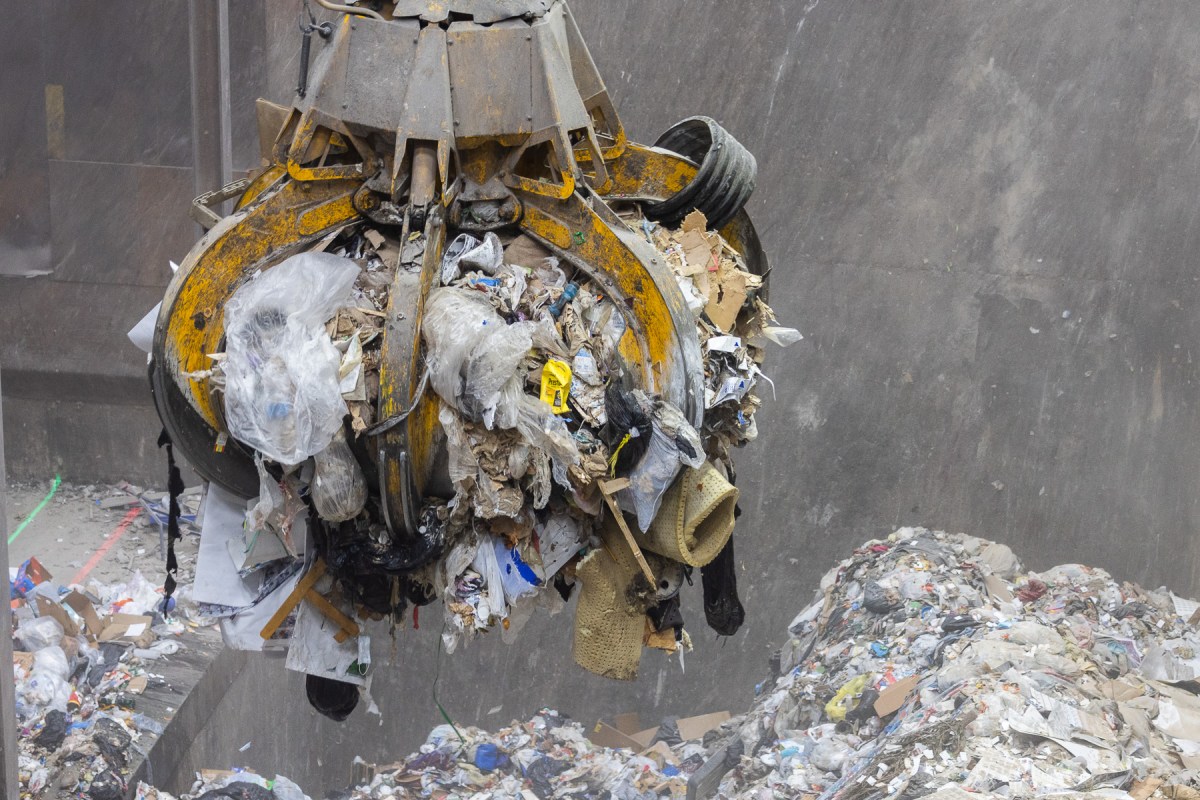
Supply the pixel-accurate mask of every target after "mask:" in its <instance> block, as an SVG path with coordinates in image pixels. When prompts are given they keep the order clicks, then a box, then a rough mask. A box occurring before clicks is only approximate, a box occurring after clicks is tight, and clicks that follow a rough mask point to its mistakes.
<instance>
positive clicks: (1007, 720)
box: [337, 528, 1200, 800]
mask: <svg viewBox="0 0 1200 800" xmlns="http://www.w3.org/2000/svg"><path fill="white" fill-rule="evenodd" d="M1198 623H1200V604H1197V603H1196V602H1194V601H1191V600H1186V599H1184V598H1182V597H1179V596H1177V595H1175V594H1173V593H1171V592H1169V591H1167V590H1165V589H1160V590H1156V591H1152V590H1147V589H1143V588H1141V587H1139V586H1136V585H1134V584H1130V583H1119V582H1117V581H1115V580H1114V579H1113V578H1112V577H1111V576H1110V575H1109V574H1108V573H1106V572H1105V571H1104V570H1101V569H1097V568H1093V567H1086V566H1081V565H1077V564H1066V565H1062V566H1058V567H1054V568H1052V569H1049V570H1046V571H1045V572H1041V573H1034V572H1029V571H1026V570H1025V569H1024V568H1023V567H1022V566H1021V564H1020V562H1019V561H1018V559H1017V557H1016V556H1015V555H1014V554H1013V552H1012V551H1011V550H1010V549H1009V548H1008V547H1007V546H1005V545H1003V544H997V543H994V542H989V541H986V540H984V539H979V538H975V537H972V536H966V535H963V534H945V533H940V532H931V531H928V530H925V529H922V528H903V529H901V530H898V531H897V532H896V533H894V534H893V535H891V536H889V537H888V538H887V539H883V540H873V541H870V542H867V543H866V544H864V545H863V546H862V547H860V548H858V549H857V550H855V551H854V554H853V555H852V556H851V557H850V558H847V559H846V560H844V561H842V562H841V563H840V564H838V565H837V566H835V567H834V568H833V569H832V570H830V571H829V572H828V573H826V574H825V576H824V577H823V578H822V580H821V582H820V588H819V590H818V591H817V593H816V597H815V599H814V600H813V602H812V603H810V604H809V605H808V606H807V607H806V608H804V609H803V610H802V611H800V613H799V614H797V616H796V617H795V619H794V620H793V621H792V623H791V625H790V626H789V627H788V638H787V641H786V644H785V645H784V646H783V647H782V648H781V649H780V651H779V652H778V654H777V657H776V658H774V659H772V662H773V663H772V667H773V668H774V670H775V675H776V677H775V678H774V679H772V680H769V681H766V682H764V683H762V684H760V685H759V686H758V688H757V690H756V694H757V700H756V701H755V703H754V706H753V708H752V709H751V710H750V711H749V712H747V713H745V714H743V715H740V716H738V717H735V718H733V719H730V720H728V721H724V722H721V723H720V724H718V725H717V726H716V727H715V728H713V727H712V726H711V724H710V725H706V726H705V728H707V730H706V731H705V732H704V733H702V734H700V736H701V738H700V739H698V740H697V739H693V740H690V741H689V740H683V739H682V738H676V735H678V734H679V733H681V732H682V731H683V728H684V725H683V724H682V723H683V721H679V723H678V724H676V725H674V726H672V725H670V724H664V725H663V726H661V727H660V728H659V729H658V730H657V731H654V732H653V733H652V734H651V735H647V732H646V731H642V730H640V728H639V725H640V723H637V722H630V721H629V720H624V721H622V720H620V719H614V720H610V721H608V722H606V723H603V724H602V725H598V726H597V727H596V728H595V729H593V731H592V732H591V735H593V736H608V735H609V731H607V730H605V729H613V730H616V732H617V733H618V734H619V735H620V736H622V737H627V738H629V739H630V740H631V741H632V744H631V746H630V748H628V749H610V748H605V747H601V746H599V745H595V744H593V743H592V742H589V741H588V740H587V734H585V732H584V731H583V729H582V728H580V727H579V726H578V725H577V724H575V723H572V722H569V721H567V720H564V719H562V718H561V717H559V716H558V715H557V714H556V713H555V712H552V711H543V712H540V713H539V714H538V715H536V716H535V717H534V718H533V719H532V720H530V721H529V722H527V723H523V724H514V725H512V726H511V727H509V728H506V729H503V730H501V731H499V732H497V733H496V734H491V735H489V734H486V733H483V732H481V731H478V730H476V729H474V728H466V729H460V730H459V732H458V734H456V732H455V730H454V728H451V727H450V726H439V727H438V728H436V729H435V730H434V731H433V733H431V734H430V737H429V739H428V741H427V743H426V745H425V746H424V747H422V748H421V751H420V752H419V753H416V754H414V755H412V756H410V757H409V758H408V759H405V760H404V761H403V762H401V763H400V764H397V765H394V766H392V767H386V768H372V769H364V768H363V767H361V765H360V766H359V768H358V772H357V776H358V778H359V780H357V781H356V783H358V784H359V785H357V786H356V787H355V788H352V789H350V790H347V791H346V792H344V793H341V794H338V795H337V796H339V797H346V798H349V797H353V798H368V797H370V798H387V797H395V798H405V797H413V798H415V797H445V798H450V797H460V798H468V797H472V798H480V800H483V798H533V797H536V798H550V797H620V798H639V799H640V798H652V797H682V796H684V795H685V793H686V792H687V786H688V784H689V783H690V784H691V790H692V792H693V793H694V794H693V795H692V796H695V797H712V796H717V797H722V798H753V799H754V800H760V799H761V800H767V799H768V798H776V797H794V798H820V800H866V799H867V798H882V797H900V798H903V797H913V798H915V797H929V798H934V800H967V798H975V799H976V800H986V798H1009V799H1011V798H1022V797H1047V796H1059V797H1075V798H1083V797H1092V798H1105V799H1106V800H1147V799H1148V798H1170V799H1173V800H1180V798H1189V800H1190V798H1195V797H1198V796H1200V794H1197V791H1196V790H1197V789H1200V630H1198V629H1197V624H1198ZM610 723H611V724H610ZM622 727H623V728H624V730H623V731H622V730H621V729H620V728H622ZM635 731H636V732H635ZM459 734H461V738H460V736H459ZM656 740H657V741H656ZM618 741H620V740H618Z"/></svg>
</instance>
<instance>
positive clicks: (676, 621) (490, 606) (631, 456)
mask: <svg viewBox="0 0 1200 800" xmlns="http://www.w3.org/2000/svg"><path fill="white" fill-rule="evenodd" d="M627 222H629V224H630V229H631V235H635V236H641V237H642V238H643V239H644V240H645V243H647V244H649V245H652V246H654V247H656V248H658V252H659V255H660V256H661V257H662V258H663V259H664V260H665V261H666V263H668V264H669V265H670V267H671V268H672V271H673V274H674V276H675V278H676V280H677V282H678V284H679V286H680V287H681V288H682V289H683V290H684V293H685V295H686V297H687V298H688V304H689V305H688V307H689V309H690V310H691V312H692V318H694V324H695V325H696V328H697V332H698V341H699V343H700V346H701V351H702V352H701V354H700V355H701V358H702V359H703V365H704V376H703V377H704V398H703V405H704V406H705V408H706V411H705V413H704V415H703V417H704V424H703V426H702V429H701V430H696V429H695V428H694V427H693V426H692V424H691V423H690V422H689V421H688V419H687V418H685V416H684V414H683V413H682V412H681V411H680V409H678V408H675V407H674V406H672V405H671V404H670V403H668V402H666V401H665V400H664V399H663V398H662V397H659V396H655V395H652V394H648V393H646V392H643V391H642V390H640V389H638V388H637V387H636V384H635V382H634V381H633V379H632V377H631V375H630V373H629V370H628V366H627V362H626V360H625V357H624V355H623V350H624V349H628V347H630V346H632V345H630V340H629V338H627V337H632V338H633V339H635V340H636V338H637V337H638V336H641V335H642V334H641V333H639V332H637V331H630V330H628V326H627V323H626V315H625V313H624V310H623V309H620V308H617V306H616V304H615V303H614V302H613V300H611V299H610V298H609V292H608V291H606V289H605V286H604V285H603V283H602V282H601V281H600V280H599V279H596V278H594V277H592V276H591V275H589V274H588V273H586V272H585V271H584V270H582V269H579V268H577V267H575V266H573V265H571V264H568V263H567V262H566V261H563V260H560V259H559V258H557V257H555V256H553V255H552V254H551V253H550V251H548V250H546V249H544V248H543V247H542V246H541V245H540V244H538V243H537V242H536V241H534V240H533V239H532V238H530V237H528V236H524V235H522V236H517V237H513V236H511V235H505V236H504V237H501V236H498V235H497V234H496V233H493V232H488V233H486V234H481V235H480V236H478V237H477V236H475V235H472V234H469V233H462V234H459V235H458V236H455V237H453V238H452V241H451V242H450V243H449V245H448V246H447V248H446V254H445V257H444V259H443V261H442V264H441V275H440V282H441V285H440V286H436V287H435V288H433V289H432V290H431V291H430V293H429V295H428V301H427V303H426V304H425V307H424V311H423V315H424V317H423V319H424V321H423V324H422V327H421V332H422V338H423V344H424V350H423V352H424V356H425V357H424V359H423V363H424V367H423V369H424V373H423V377H421V379H420V386H419V388H418V389H417V392H416V393H417V398H416V399H414V401H413V402H414V405H413V408H410V409H392V410H391V411H386V412H385V413H384V416H385V417H386V418H384V419H380V418H379V415H378V414H376V409H378V408H379V404H380V398H381V391H380V381H381V365H382V364H383V361H384V357H385V356H384V353H383V347H384V336H383V328H384V322H385V317H386V312H387V310H388V308H389V302H388V301H389V291H390V290H391V287H392V286H393V285H394V282H395V278H396V275H397V273H398V272H404V271H413V270H417V269H419V266H420V263H421V260H422V257H423V255H424V252H425V246H426V243H425V241H424V238H423V236H421V235H420V234H416V233H414V234H412V235H410V236H408V238H407V239H406V240H404V241H400V240H398V239H396V238H394V237H393V236H391V235H389V234H388V233H386V232H385V231H383V230H376V229H375V228H373V227H370V226H369V225H368V224H367V223H355V224H353V225H350V226H348V227H346V228H343V229H342V230H340V231H338V232H335V233H334V234H331V235H330V236H328V237H326V238H325V239H324V240H323V241H322V242H321V243H320V244H319V245H318V246H317V248H316V249H315V250H314V251H313V252H307V253H302V254H300V255H297V256H293V257H291V258H289V259H287V260H285V261H284V262H282V263H281V264H279V265H278V266H275V267H273V268H271V269H269V270H266V271H263V272H261V273H259V274H258V275H256V276H255V277H254V278H252V279H251V280H249V281H247V282H246V283H245V284H243V285H242V286H241V287H240V288H239V289H238V290H237V291H236V292H235V293H234V295H233V296H232V298H231V299H230V300H229V302H228V303H227V304H226V307H225V309H224V322H225V327H226V336H227V342H228V344H227V348H226V351H225V352H224V353H221V354H217V355H215V356H214V357H213V358H214V362H213V364H212V367H211V369H210V370H207V371H206V372H205V373H204V377H205V378H206V379H208V380H209V381H211V382H212V383H213V384H214V385H216V386H219V387H222V388H223V396H224V405H225V415H224V418H225V420H226V421H227V423H228V426H229V429H230V433H231V435H232V436H233V438H235V439H237V440H238V441H240V442H241V443H243V444H244V445H246V446H248V447H250V448H253V449H254V450H255V453H256V456H255V457H256V462H255V463H256V465H257V469H258V475H259V484H260V493H259V496H258V497H257V498H255V499H253V500H251V501H250V502H249V503H248V504H245V505H242V504H240V502H239V501H238V500H236V499H235V498H233V497H232V496H230V495H228V494H226V493H224V492H222V491H221V490H219V489H213V490H211V491H210V492H209V493H208V499H207V503H206V508H205V511H204V513H203V514H201V516H202V518H203V522H202V527H203V535H202V543H201V555H200V562H199V563H198V565H197V575H196V589H195V598H196V600H197V601H198V602H200V603H202V604H203V605H204V608H205V610H206V613H210V614H212V615H214V616H218V617H220V618H222V630H223V632H224V634H225V638H226V641H227V643H229V644H230V645H231V646H234V647H238V648H241V649H247V650H262V649H277V648H287V649H289V651H290V652H289V656H288V666H289V667H290V668H292V669H296V670H299V671H302V672H306V673H308V674H309V675H310V676H313V677H311V678H310V680H309V688H310V692H309V694H310V698H311V697H312V696H313V694H314V692H315V693H316V694H320V693H321V692H323V691H327V692H335V693H336V692H340V691H343V690H342V689H339V688H338V687H336V686H332V685H330V684H331V683H337V682H342V683H347V684H352V685H358V686H364V685H365V684H366V683H367V675H368V672H369V663H367V662H366V661H365V660H364V658H363V657H362V655H361V654H365V653H367V652H368V651H369V647H366V646H364V644H363V639H364V638H365V637H364V636H363V635H362V632H361V627H362V625H363V623H364V622H365V621H366V620H370V619H382V618H390V619H391V620H392V621H393V622H402V621H403V618H404V617H403V615H404V614H405V612H406V610H407V608H408V606H410V605H411V606H413V607H414V609H413V614H414V619H415V615H416V607H418V606H421V605H425V604H428V603H430V602H432V601H434V600H436V599H440V600H442V603H443V607H444V613H445V633H444V634H443V640H444V646H445V648H446V649H447V651H450V652H453V651H454V650H455V649H456V648H457V647H458V646H459V645H460V643H462V642H464V641H468V640H470V639H471V638H473V637H474V636H476V635H479V634H480V633H483V632H487V631H492V630H499V631H500V632H501V633H500V635H501V636H502V637H503V638H505V640H510V639H511V638H512V637H514V636H516V635H517V633H518V632H519V631H520V630H521V628H522V627H523V626H524V624H525V622H526V621H527V620H528V619H529V618H530V616H531V615H532V614H534V613H535V612H537V611H538V609H543V610H546V611H548V612H550V613H554V612H556V611H558V610H560V609H561V608H562V607H563V606H564V603H565V600H566V599H567V597H568V596H569V595H570V594H571V593H572V591H573V590H574V589H575V587H576V585H577V584H579V585H582V590H581V591H580V597H579V601H578V611H577V614H576V622H575V658H576V661H577V662H578V663H579V664H580V665H582V666H583V667H585V668H586V669H589V670H591V671H593V672H596V673H598V674H601V675H606V676H608V677H613V678H622V679H632V678H633V677H635V676H636V674H637V669H638V665H639V661H640V658H641V651H642V648H643V647H644V646H650V647H656V648H659V649H662V650H666V651H668V652H675V651H677V650H679V649H685V650H686V649H689V648H690V647H691V640H690V637H688V635H687V634H686V632H685V631H684V620H683V619H682V616H681V615H680V611H679V608H680V606H679V600H678V597H677V594H678V592H679V589H680V587H681V586H682V584H683V583H684V582H685V580H686V581H688V582H690V580H691V573H692V571H693V570H694V569H695V568H702V576H701V577H702V580H703V582H704V585H705V587H706V597H707V596H708V595H709V594H711V595H712V596H713V597H716V598H720V600H721V602H713V603H709V604H708V605H709V606H710V608H711V609H712V611H710V614H709V623H710V624H711V625H713V627H715V628H716V629H717V630H719V631H720V632H721V633H724V634H732V633H733V632H734V631H736V630H737V627H738V626H739V625H740V624H741V621H742V619H743V617H744V613H743V610H742V607H741V604H740V603H739V602H738V600H737V593H736V576H735V572H734V570H733V569H732V565H733V550H732V544H731V536H732V532H733V527H734V517H735V506H736V502H737V498H738V491H737V489H736V488H734V486H733V482H734V477H735V476H734V468H733V462H732V459H731V457H730V450H731V448H733V447H737V446H740V445H742V444H745V443H746V442H748V441H751V440H753V439H754V438H755V436H756V435H757V429H756V426H755V422H754V414H755V411H756V410H757V408H758V406H759V404H760V400H759V398H758V395H757V391H758V386H759V383H760V380H761V381H765V380H766V378H765V377H764V376H763V373H762V371H761V366H762V364H763V360H764V355H765V349H766V347H767V345H768V344H777V345H787V344H791V343H793V342H795V341H797V340H798V339H800V338H801V337H800V334H799V333H798V332H797V331H795V330H793V329H790V328H783V327H780V326H779V325H777V324H776V321H775V318H774V315H773V313H772V312H771V309H770V308H769V307H768V306H767V305H766V303H765V301H764V299H763V298H762V296H761V288H762V279H761V278H760V277H759V276H756V275H753V274H751V273H750V272H749V271H748V270H747V269H746V267H745V264H744V262H743V260H742V257H741V256H740V255H739V254H738V253H737V252H736V251H735V250H734V249H733V248H732V247H731V246H730V245H729V244H728V243H727V242H726V241H725V240H724V239H723V238H722V237H721V236H720V234H718V233H715V232H709V231H708V230H707V223H706V220H705V219H704V216H703V214H700V213H699V212H695V213H693V214H692V215H691V216H689V217H688V218H687V219H686V220H685V221H684V222H683V225H682V227H680V228H679V229H678V230H674V231H672V230H668V229H666V228H663V227H661V226H659V225H656V224H654V223H652V222H650V221H649V220H646V219H643V218H641V217H638V218H636V219H632V220H627ZM426 392H430V393H432V394H431V395H429V396H430V397H433V398H435V399H436V400H437V401H438V402H436V403H434V404H432V405H430V406H429V408H430V409H432V410H431V411H430V412H429V413H430V414H431V415H432V416H431V418H430V425H431V428H432V429H433V430H435V431H436V435H437V436H438V437H444V440H445V449H446V457H447V460H448V475H449V480H450V483H451V484H452V485H450V486H448V487H447V489H448V491H447V492H446V496H447V497H450V498H451V499H450V500H449V501H447V500H445V499H440V498H438V497H435V496H433V495H432V494H429V493H427V494H428V497H426V498H425V499H424V500H423V501H422V503H423V504H422V506H421V509H420V516H419V520H415V521H414V524H415V527H417V529H418V532H419V536H417V537H415V538H414V539H413V540H412V541H408V542H401V541H397V540H395V539H394V538H393V536H392V535H391V534H390V533H389V532H388V526H387V525H386V524H385V522H386V521H385V519H384V518H383V516H382V515H383V514H384V513H385V510H384V508H383V506H385V505H386V501H381V499H380V498H379V497H378V496H373V495H372V489H371V488H370V487H378V486H379V485H380V480H381V479H380V476H378V475H376V474H374V473H375V470H374V469H373V468H372V469H371V470H370V474H368V472H367V471H365V469H366V467H365V466H364V465H367V464H369V463H370V458H368V457H366V456H365V454H366V453H367V452H368V450H369V448H372V447H374V442H375V441H376V440H375V439H374V437H376V436H379V435H381V434H384V433H386V431H387V430H389V429H390V428H392V427H395V426H396V425H399V424H400V423H401V422H403V421H404V420H405V419H406V417H407V416H408V415H409V414H410V413H416V412H415V411H414V409H416V408H417V402H418V401H419V399H420V397H421V396H423V395H424V394H425V393H426ZM346 419H348V420H349V424H348V425H347V424H345V420H346ZM626 513H628V514H629V515H630V518H629V520H627V519H626V516H625V515H626ZM310 520H311V521H312V522H313V523H314V524H312V525H310V524H309V522H310ZM327 621H328V622H331V623H332V625H330V624H326V622H327ZM331 679H332V680H331ZM314 684H315V685H316V687H315V688H314ZM348 702H349V701H348ZM317 705H318V707H322V704H319V703H318V704H317ZM349 707H350V708H353V703H352V702H351V703H350V706H349ZM325 710H326V711H327V712H329V713H330V716H335V717H337V716H339V715H340V714H341V712H339V711H332V710H331V709H330V708H329V707H327V706H326V707H325ZM345 713H349V712H348V711H346V712H345Z"/></svg>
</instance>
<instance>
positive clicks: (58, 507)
mask: <svg viewBox="0 0 1200 800" xmlns="http://www.w3.org/2000/svg"><path fill="white" fill-rule="evenodd" d="M50 488H51V483H49V482H47V483H9V485H8V509H7V515H6V517H7V522H8V530H9V536H12V535H13V534H14V533H16V534H17V537H16V539H14V540H13V542H12V543H11V544H10V545H9V546H8V558H9V564H10V565H11V566H14V567H15V566H17V565H19V564H21V562H23V561H25V559H27V558H30V557H31V556H32V557H36V558H37V559H38V561H39V562H41V564H42V565H43V566H44V567H46V569H48V570H49V571H50V573H51V575H53V576H54V580H55V581H57V582H59V583H63V584H68V583H72V582H74V581H75V580H78V579H79V576H81V575H83V576H84V577H83V580H84V581H88V580H93V579H94V580H98V581H100V582H102V583H119V582H124V581H126V580H128V578H129V576H130V575H131V574H132V573H133V571H134V570H140V571H141V573H142V575H143V576H145V578H146V580H148V581H150V582H151V583H154V584H161V583H162V581H163V579H164V578H165V577H166V570H165V562H164V557H163V556H162V555H161V551H160V549H159V543H160V537H159V530H158V527H157V526H156V525H154V524H153V523H152V522H151V521H150V520H149V519H148V518H147V515H146V513H145V512H144V511H143V512H142V513H139V514H137V515H136V517H134V518H133V519H131V520H128V522H126V518H127V517H128V516H129V514H130V511H131V510H133V509H135V508H138V506H136V505H129V506H121V507H118V508H111V509H105V508H101V507H100V505H99V502H100V501H101V500H103V499H105V498H110V497H114V496H118V495H119V492H118V490H116V489H115V488H114V487H111V486H103V485H100V486H95V485H93V486H76V485H71V484H63V485H61V486H60V487H59V488H58V491H57V492H55V494H54V497H53V498H51V500H50V502H48V503H47V504H46V505H45V506H44V507H43V508H42V509H41V510H40V511H37V513H36V514H34V513H33V512H34V510H35V509H36V508H37V506H38V505H39V504H40V503H41V502H42V500H43V499H44V498H45V497H46V495H47V493H48V492H49V491H50ZM31 514H32V515H33V516H32V519H31V520H30V521H29V523H28V524H27V525H26V526H25V527H24V528H23V529H22V530H20V532H19V533H17V531H18V528H20V527H21V525H22V523H24V522H25V521H26V519H27V518H29V517H30V515H31ZM110 539H111V542H110V541H109V540H110ZM197 541H198V538H197V537H194V536H185V537H184V538H183V540H181V541H180V542H179V543H178V545H177V549H176V553H177V556H178V558H179V560H180V572H181V575H182V576H183V577H188V576H190V574H191V568H192V565H193V564H194V563H195V554H196V543H197ZM106 543H108V544H109V546H108V548H107V549H106V550H105V551H104V552H103V554H100V555H98V556H97V551H99V550H101V549H102V548H104V547H105V544H106ZM93 559H95V560H94V564H93ZM89 567H90V568H89ZM85 570H86V572H85ZM185 572H186V575H183V573H185Z"/></svg>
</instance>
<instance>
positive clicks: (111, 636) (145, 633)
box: [100, 614, 154, 647]
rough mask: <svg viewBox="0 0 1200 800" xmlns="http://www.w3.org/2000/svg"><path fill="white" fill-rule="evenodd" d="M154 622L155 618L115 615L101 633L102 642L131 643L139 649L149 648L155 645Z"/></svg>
mask: <svg viewBox="0 0 1200 800" xmlns="http://www.w3.org/2000/svg"><path fill="white" fill-rule="evenodd" d="M153 622H154V618H153V617H139V616H135V615H133V614H113V615H112V616H111V617H109V618H108V623H107V624H106V625H105V626H104V630H103V631H102V632H101V633H100V641H102V642H118V641H120V642H130V643H132V644H135V645H137V646H138V647H149V646H150V645H152V644H153V643H154V634H153V633H152V632H151V630H150V625H151V624H152V623H153Z"/></svg>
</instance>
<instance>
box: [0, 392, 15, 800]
mask: <svg viewBox="0 0 1200 800" xmlns="http://www.w3.org/2000/svg"><path fill="white" fill-rule="evenodd" d="M7 490H8V478H7V473H5V471H4V400H3V399H2V396H0V575H3V576H4V579H5V580H8V492H7ZM15 683H16V681H15V680H14V678H13V658H12V608H11V607H10V606H9V599H8V598H7V597H5V598H3V602H0V722H2V723H3V724H0V786H3V787H4V795H3V796H4V800H17V794H18V792H17V702H16V692H15V686H14V684H15Z"/></svg>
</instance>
